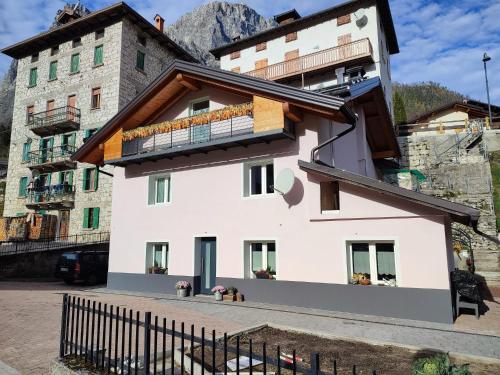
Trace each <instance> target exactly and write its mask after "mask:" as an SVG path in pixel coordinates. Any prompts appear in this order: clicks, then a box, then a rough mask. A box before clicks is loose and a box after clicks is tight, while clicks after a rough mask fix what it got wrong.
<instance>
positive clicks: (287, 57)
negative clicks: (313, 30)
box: [285, 49, 299, 61]
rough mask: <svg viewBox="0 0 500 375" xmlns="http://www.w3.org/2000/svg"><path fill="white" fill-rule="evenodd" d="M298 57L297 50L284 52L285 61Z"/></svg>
mask: <svg viewBox="0 0 500 375" xmlns="http://www.w3.org/2000/svg"><path fill="white" fill-rule="evenodd" d="M298 57H299V50H298V49H295V50H293V51H288V52H285V61H289V60H294V59H296V58H298Z"/></svg>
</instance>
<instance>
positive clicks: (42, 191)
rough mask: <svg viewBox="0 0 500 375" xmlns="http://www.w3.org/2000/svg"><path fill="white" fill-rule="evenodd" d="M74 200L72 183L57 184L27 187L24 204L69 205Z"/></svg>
mask: <svg viewBox="0 0 500 375" xmlns="http://www.w3.org/2000/svg"><path fill="white" fill-rule="evenodd" d="M74 201H75V186H74V185H69V184H57V185H49V186H40V187H34V188H28V189H27V195H26V206H27V207H28V208H60V207H71V206H73V203H74Z"/></svg>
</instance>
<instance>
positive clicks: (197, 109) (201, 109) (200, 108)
mask: <svg viewBox="0 0 500 375" xmlns="http://www.w3.org/2000/svg"><path fill="white" fill-rule="evenodd" d="M209 108H210V101H208V100H203V101H202V102H197V103H193V104H192V113H191V114H192V115H197V114H200V113H206V112H208V111H209Z"/></svg>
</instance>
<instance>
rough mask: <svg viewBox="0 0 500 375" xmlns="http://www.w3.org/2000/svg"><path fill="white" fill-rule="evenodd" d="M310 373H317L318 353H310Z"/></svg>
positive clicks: (312, 374) (316, 374) (317, 374)
mask: <svg viewBox="0 0 500 375" xmlns="http://www.w3.org/2000/svg"><path fill="white" fill-rule="evenodd" d="M311 375H319V354H318V353H311Z"/></svg>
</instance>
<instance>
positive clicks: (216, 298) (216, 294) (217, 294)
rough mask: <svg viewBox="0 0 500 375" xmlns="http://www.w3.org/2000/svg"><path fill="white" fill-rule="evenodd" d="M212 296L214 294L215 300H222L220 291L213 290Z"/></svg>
mask: <svg viewBox="0 0 500 375" xmlns="http://www.w3.org/2000/svg"><path fill="white" fill-rule="evenodd" d="M214 296H215V300H216V301H222V293H221V292H215V293H214Z"/></svg>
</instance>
